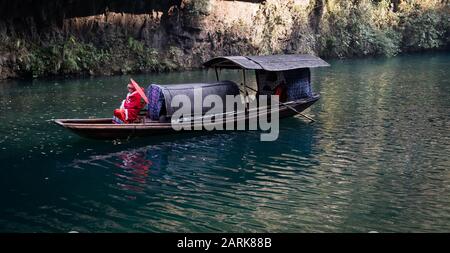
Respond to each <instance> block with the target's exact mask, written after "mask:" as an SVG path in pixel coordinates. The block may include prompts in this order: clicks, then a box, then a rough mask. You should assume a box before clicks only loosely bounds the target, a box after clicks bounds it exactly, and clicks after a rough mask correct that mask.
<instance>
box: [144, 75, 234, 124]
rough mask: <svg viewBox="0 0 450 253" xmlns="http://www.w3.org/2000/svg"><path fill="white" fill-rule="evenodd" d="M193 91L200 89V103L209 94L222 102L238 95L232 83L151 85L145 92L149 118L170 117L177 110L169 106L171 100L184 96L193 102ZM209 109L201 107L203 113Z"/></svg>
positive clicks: (192, 108)
mask: <svg viewBox="0 0 450 253" xmlns="http://www.w3.org/2000/svg"><path fill="white" fill-rule="evenodd" d="M194 89H201V92H202V100H201V101H203V99H204V98H205V97H206V96H208V95H211V94H214V95H217V96H219V97H221V99H222V101H225V98H226V95H233V96H236V95H239V87H238V85H237V84H236V83H234V82H232V81H221V82H216V83H187V84H168V85H160V84H151V85H149V86H148V88H147V90H146V92H147V97H148V99H149V104H148V105H147V109H148V116H149V118H151V119H153V120H159V117H161V116H166V117H171V116H172V115H173V113H174V112H175V111H176V110H178V109H179V108H178V107H172V106H171V103H172V100H173V98H174V97H175V96H176V95H186V96H187V97H188V98H189V99H190V101H194ZM183 106H185V105H183ZM209 109H211V108H209V107H204V106H203V105H202V112H203V113H205V112H207V111H208V110H209ZM191 112H192V113H194V102H191Z"/></svg>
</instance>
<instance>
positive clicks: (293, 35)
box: [0, 0, 450, 79]
mask: <svg viewBox="0 0 450 253" xmlns="http://www.w3.org/2000/svg"><path fill="white" fill-rule="evenodd" d="M439 1H440V0H424V3H428V6H426V8H424V9H426V10H434V9H436V10H437V7H436V6H438V5H439V4H438V2H439ZM374 2H381V3H384V2H385V3H387V4H385V5H382V4H381V3H380V4H375V3H374ZM391 2H392V3H393V4H394V5H393V7H392V8H393V9H392V10H390V8H391V7H390V5H389V1H388V0H380V1H371V0H360V1H343V0H326V1H325V0H240V1H239V0H236V1H230V0H165V1H157V0H133V1H131V0H130V1H124V0H98V1H85V0H22V1H9V0H0V79H6V78H17V77H41V76H52V75H77V74H87V75H111V74H121V73H133V72H148V71H164V70H174V69H185V68H195V67H200V66H201V63H202V62H204V61H205V60H207V59H209V58H211V57H214V56H219V55H243V54H247V55H251V54H274V53H310V54H319V55H321V56H331V57H347V56H350V57H351V56H365V55H373V54H383V53H385V52H388V53H389V54H391V55H392V54H395V53H397V52H398V51H400V49H399V47H400V43H403V44H404V45H408V46H410V47H414V46H415V45H429V47H430V48H439V47H442V46H443V45H444V44H445V43H447V45H448V37H449V36H448V35H449V31H448V30H449V29H448V24H449V20H450V19H449V18H448V16H440V14H439V15H438V14H437V13H441V12H438V11H436V12H433V11H432V12H431V14H429V15H424V16H423V17H429V18H428V19H427V20H419V21H417V20H418V19H417V17H422V16H420V15H419V14H421V12H420V11H418V12H417V13H415V12H414V10H415V9H414V8H409V9H408V8H406V7H408V6H406V7H405V6H403V5H405V2H404V1H397V0H393V1H391ZM402 4H403V5H402ZM441 5H442V4H441ZM433 8H434V9H433ZM361 10H362V11H361ZM367 10H369V11H370V13H369V12H368V11H367ZM405 10H407V11H409V12H407V13H405V12H404V13H402V15H401V17H402V18H399V17H400V16H396V14H395V12H397V11H405ZM446 10H447V11H445V10H444V11H443V12H442V13H447V14H446V15H448V13H450V12H448V8H447V9H446ZM411 13H412V14H414V15H416V14H417V15H416V16H414V15H412V14H411ZM408 15H410V16H411V17H412V18H411V20H412V21H413V22H404V20H405V18H403V17H405V16H406V17H408ZM380 17H381V18H380ZM445 17H447V18H445ZM359 20H362V22H360V21H359ZM380 20H381V21H380ZM402 20H403V21H402ZM375 21H376V22H379V23H374V22H375ZM401 22H404V24H402V23H401ZM414 22H415V23H414ZM433 22H434V23H436V25H435V27H437V28H436V29H435V30H436V31H435V32H434V33H430V34H429V35H427V34H426V35H424V36H425V37H424V36H422V35H421V36H418V38H417V42H416V41H413V40H411V41H406V42H405V38H404V37H403V41H402V37H401V36H400V35H398V36H397V34H395V33H398V31H415V30H421V29H416V25H417V26H420V25H422V24H426V25H429V24H431V25H429V27H428V28H426V29H425V30H427V31H430V30H431V31H433V29H432V28H434V26H433V24H434V23H433ZM411 24H412V25H411ZM400 25H403V26H404V27H400ZM407 25H409V26H407ZM419 28H420V27H419ZM364 29H365V30H364ZM336 30H338V31H339V32H335V31H336ZM422 30H423V29H422ZM385 31H386V32H385ZM353 33H354V34H353ZM355 35H356V36H355ZM365 35H367V36H369V37H367V38H366V37H364V36H365ZM339 36H341V37H339ZM342 36H344V37H342ZM361 36H363V37H361ZM374 36H379V37H380V39H378V38H377V37H375V38H374ZM427 36H428V37H429V38H430V39H428V37H427ZM423 38H426V40H425V41H424V39H423ZM436 38H437V39H436ZM441 38H443V39H441ZM403 44H402V45H403ZM351 45H362V46H361V48H357V50H352V49H354V48H355V47H354V46H351ZM386 48H387V49H386ZM419 49H421V48H419ZM425 49H426V48H425Z"/></svg>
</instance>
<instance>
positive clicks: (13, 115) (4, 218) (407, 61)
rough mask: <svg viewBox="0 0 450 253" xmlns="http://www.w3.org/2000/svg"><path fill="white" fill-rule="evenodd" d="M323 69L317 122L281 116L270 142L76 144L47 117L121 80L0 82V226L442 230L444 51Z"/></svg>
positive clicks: (447, 113) (155, 77) (447, 125)
mask: <svg viewBox="0 0 450 253" xmlns="http://www.w3.org/2000/svg"><path fill="white" fill-rule="evenodd" d="M330 64H331V67H329V68H323V69H314V70H313V72H312V81H313V88H314V90H315V91H316V92H319V93H320V94H321V99H320V100H319V101H318V102H317V103H316V104H314V105H313V106H312V107H311V108H310V109H309V110H307V111H306V114H308V115H310V116H311V117H314V119H315V120H316V122H315V123H314V124H308V122H307V121H305V120H304V119H302V118H300V117H298V118H297V117H294V118H289V119H284V120H282V121H281V122H280V135H279V138H278V140H277V141H275V142H260V141H259V136H260V133H259V132H255V131H251V132H220V133H208V134H197V133H196V134H182V135H176V136H158V137H150V138H140V139H132V140H128V141H95V140H88V139H84V138H81V137H78V136H77V135H74V134H72V133H70V132H68V131H67V130H65V129H63V128H61V127H59V126H57V125H55V124H53V123H51V122H50V121H49V120H51V119H55V118H88V117H110V116H111V114H112V111H113V110H114V109H115V108H116V107H117V106H118V105H119V104H120V102H121V100H122V99H123V98H124V97H125V95H126V94H125V93H126V84H127V80H128V78H130V76H121V77H101V78H84V79H67V80H37V81H4V82H0V106H1V111H0V122H1V124H0V232H64V233H66V232H69V231H78V232H369V231H378V232H448V231H450V54H449V53H439V54H419V55H404V56H399V57H394V58H388V59H386V58H376V59H364V60H346V61H330ZM132 77H133V78H134V79H135V80H137V81H138V82H139V83H141V84H149V83H152V82H154V83H183V82H198V81H211V80H214V77H215V75H214V73H213V71H209V72H208V71H191V72H179V73H163V74H148V75H135V76H132ZM240 77H241V76H240V74H239V73H234V72H233V73H228V78H235V79H236V80H238V79H239V78H240ZM143 86H146V85H143Z"/></svg>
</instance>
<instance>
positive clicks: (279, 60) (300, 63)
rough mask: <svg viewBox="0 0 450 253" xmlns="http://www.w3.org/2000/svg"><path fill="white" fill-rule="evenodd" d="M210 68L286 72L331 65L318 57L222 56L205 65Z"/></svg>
mask: <svg viewBox="0 0 450 253" xmlns="http://www.w3.org/2000/svg"><path fill="white" fill-rule="evenodd" d="M203 65H204V66H205V67H208V68H224V69H249V70H265V71H284V70H292V69H301V68H316V67H328V66H330V64H328V63H327V62H325V61H324V60H322V59H320V58H319V57H317V56H313V55H306V54H284V55H263V56H222V57H216V58H213V59H211V60H209V61H207V62H205V63H203Z"/></svg>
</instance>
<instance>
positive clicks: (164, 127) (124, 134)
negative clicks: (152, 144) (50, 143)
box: [54, 94, 320, 139]
mask: <svg viewBox="0 0 450 253" xmlns="http://www.w3.org/2000/svg"><path fill="white" fill-rule="evenodd" d="M319 98H320V95H318V94H316V95H314V96H312V97H310V98H307V99H301V100H297V101H295V102H291V103H289V105H288V106H285V105H280V107H279V111H278V113H279V118H280V119H281V118H287V117H292V116H294V115H297V114H298V113H297V112H302V111H304V110H305V109H307V108H308V107H310V106H311V105H312V104H314V103H315V102H316V101H317V100H318V99H319ZM292 108H294V109H295V111H294V110H293V109H292ZM296 111H297V112H296ZM255 115H256V114H255ZM260 116H262V114H261V113H259V114H258V117H260ZM249 117H250V118H251V117H252V116H249V115H248V114H247V115H245V116H244V117H241V118H239V117H236V118H235V120H234V123H235V124H236V122H238V121H240V120H243V121H246V122H248V120H249ZM267 117H268V118H269V119H270V114H267ZM54 122H55V123H56V124H58V125H60V126H62V127H64V128H66V129H68V130H70V131H72V132H73V133H75V134H77V135H80V136H82V137H86V138H90V139H127V138H130V137H136V136H152V135H162V134H172V133H182V132H192V131H193V130H185V129H183V130H180V131H176V130H174V128H173V127H172V124H171V123H170V122H164V123H161V122H155V121H147V122H143V123H137V124H114V123H113V122H112V119H111V118H99V119H56V120H54ZM226 123H227V122H224V123H223V124H226ZM228 123H229V122H228ZM192 127H194V125H193V124H192ZM191 129H193V128H191ZM223 129H226V128H225V127H224V128H223ZM205 131H206V130H205Z"/></svg>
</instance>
